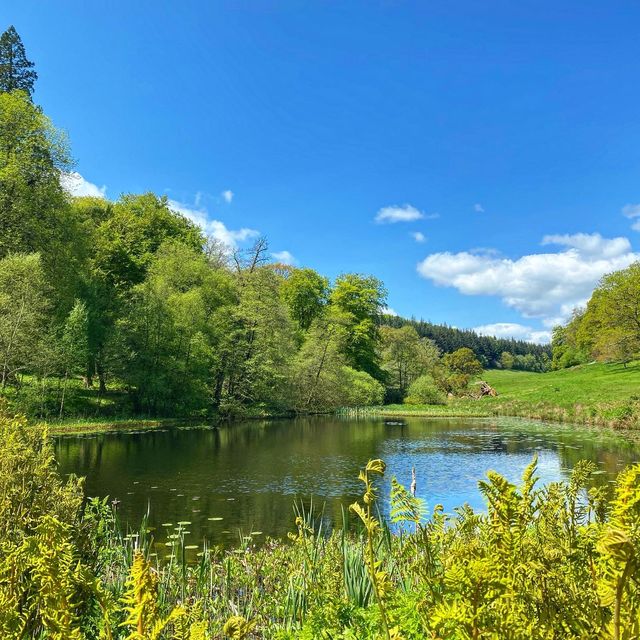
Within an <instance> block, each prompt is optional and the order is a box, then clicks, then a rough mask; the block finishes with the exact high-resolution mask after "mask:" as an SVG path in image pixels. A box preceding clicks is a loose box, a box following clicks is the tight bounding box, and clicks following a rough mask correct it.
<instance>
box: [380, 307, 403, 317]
mask: <svg viewBox="0 0 640 640" xmlns="http://www.w3.org/2000/svg"><path fill="white" fill-rule="evenodd" d="M382 313H386V314H387V315H388V316H397V315H400V314H399V313H398V312H397V311H396V310H395V309H392V308H391V307H382Z"/></svg>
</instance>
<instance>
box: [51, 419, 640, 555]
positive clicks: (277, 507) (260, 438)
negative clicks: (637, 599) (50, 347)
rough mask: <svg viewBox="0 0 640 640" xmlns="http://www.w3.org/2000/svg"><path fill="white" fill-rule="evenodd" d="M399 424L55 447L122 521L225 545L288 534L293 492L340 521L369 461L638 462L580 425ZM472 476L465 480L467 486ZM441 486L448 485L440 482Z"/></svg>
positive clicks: (279, 428)
mask: <svg viewBox="0 0 640 640" xmlns="http://www.w3.org/2000/svg"><path fill="white" fill-rule="evenodd" d="M398 422H402V423H401V424H385V421H384V420H377V419H359V420H353V419H344V418H334V417H329V418H327V417H322V418H305V419H297V420H276V421H252V422H245V423H237V424H232V425H224V426H220V427H217V428H211V427H209V428H180V429H166V430H155V431H147V432H141V433H122V432H120V433H108V434H103V435H99V436H97V437H90V438H83V437H65V438H61V439H59V440H58V441H57V442H56V455H57V457H58V460H59V462H60V468H61V471H62V472H63V473H68V472H75V473H78V474H80V475H87V476H88V477H87V482H86V487H87V493H88V494H89V495H101V496H103V495H110V496H111V497H112V498H114V497H117V498H118V499H119V500H121V510H122V516H123V518H124V519H125V520H128V521H129V522H131V523H132V524H134V525H135V524H137V523H138V522H139V519H140V518H141V517H142V515H143V514H144V513H145V512H146V510H147V507H148V505H150V508H151V524H152V526H154V527H156V528H157V529H159V531H160V532H161V534H162V535H164V531H163V529H162V526H161V525H162V523H164V522H173V523H176V522H177V521H179V520H188V521H191V523H192V524H191V525H190V526H189V530H190V531H191V534H190V535H191V540H193V541H194V542H199V541H200V540H201V539H202V537H205V536H206V537H207V538H209V539H210V540H213V541H214V542H224V541H230V542H231V543H235V542H236V541H237V530H238V528H241V529H242V530H243V531H244V532H245V533H248V532H249V531H251V530H255V529H258V530H259V531H264V532H266V533H269V534H272V535H285V534H286V532H287V531H290V530H291V528H292V524H293V519H294V516H293V509H292V505H293V501H294V499H295V498H296V496H299V497H303V498H304V501H305V503H306V504H307V505H308V502H309V500H308V499H309V497H310V496H312V495H313V496H314V497H315V506H316V509H317V511H318V512H319V511H320V510H321V509H322V507H323V505H324V509H325V516H326V519H327V522H334V523H338V524H340V523H341V522H342V506H347V505H348V504H349V503H350V502H351V501H353V499H355V497H356V496H357V495H358V493H359V489H360V487H359V485H358V482H357V471H358V468H359V467H361V466H363V465H364V464H365V463H366V461H367V460H368V459H370V458H375V457H385V456H392V457H394V459H395V460H397V461H400V462H401V464H402V467H403V468H404V467H406V466H407V465H408V467H409V468H410V466H411V460H413V459H415V457H416V456H420V457H421V459H423V461H424V464H427V465H429V464H430V463H429V460H431V459H432V458H431V457H430V456H438V460H446V461H448V466H447V468H444V467H443V468H440V469H438V468H436V469H433V468H431V469H430V471H429V472H430V473H432V474H441V475H442V474H447V473H454V474H457V475H460V474H461V473H463V474H464V473H467V474H468V470H467V469H465V468H460V467H459V468H455V463H454V461H455V460H458V458H456V457H455V456H457V455H462V456H463V457H462V458H459V459H460V460H463V459H464V456H474V457H475V456H476V455H477V456H481V457H478V458H477V460H483V461H484V459H485V458H486V457H487V456H489V457H488V458H487V464H491V456H494V455H495V456H498V457H497V458H496V464H502V463H499V462H498V461H499V460H505V459H508V456H510V455H511V454H518V455H520V456H521V457H522V454H526V456H527V457H528V456H530V455H533V453H534V452H535V451H536V450H542V451H545V450H546V451H553V452H554V455H556V454H557V456H558V459H559V460H560V463H561V466H562V467H564V468H567V469H569V468H571V467H573V466H574V465H575V463H576V462H577V461H578V460H581V459H584V458H588V459H592V460H595V461H599V462H602V464H601V465H599V467H600V468H601V469H602V470H603V471H604V472H606V473H603V474H601V475H598V476H596V478H595V481H596V482H598V483H606V482H608V481H609V480H610V479H611V478H612V477H613V475H614V474H615V473H616V472H617V471H618V470H619V469H620V468H621V462H624V463H628V462H631V461H632V460H634V459H637V458H638V457H639V454H638V449H637V447H636V448H634V446H633V445H630V444H629V443H627V442H625V441H624V440H623V439H620V438H618V439H616V438H611V437H608V438H607V437H603V435H602V432H594V431H590V430H585V429H578V428H576V429H570V428H555V427H551V426H549V425H544V426H542V427H540V426H539V425H538V426H537V427H536V426H523V423H522V421H520V422H514V423H510V422H509V421H504V423H498V422H496V421H486V420H485V421H478V420H476V421H469V420H467V421H461V420H456V419H437V420H425V419H415V418H408V419H406V420H403V421H398ZM505 456H507V458H505ZM466 459H468V458H466ZM460 464H464V463H462V462H461V463H460ZM479 464H483V463H482V462H480V463H479ZM451 467H453V468H451ZM482 470H483V471H485V470H486V469H484V466H483V467H482ZM483 471H482V472H483ZM482 472H481V473H480V475H481V474H482ZM477 479H479V478H475V477H474V478H473V480H472V481H470V482H471V486H472V487H475V480H477ZM440 480H442V483H443V485H444V486H445V487H447V484H448V483H447V480H446V478H443V477H441V478H440ZM449 484H451V485H452V486H453V484H454V483H449ZM447 489H448V490H450V491H451V490H453V489H450V488H448V487H447ZM181 494H182V495H181ZM453 498H455V495H454V496H453ZM453 498H452V499H453ZM465 499H466V498H465ZM462 501H463V500H460V502H462ZM456 504H457V502H456ZM209 517H218V518H219V517H222V518H223V520H221V521H209V520H208V519H207V518H209ZM222 531H231V533H227V534H223V533H222ZM157 535H160V534H157Z"/></svg>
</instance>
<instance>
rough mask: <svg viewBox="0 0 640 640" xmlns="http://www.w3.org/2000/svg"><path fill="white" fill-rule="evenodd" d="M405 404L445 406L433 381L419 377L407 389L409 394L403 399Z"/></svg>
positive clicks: (428, 377) (442, 397) (443, 397)
mask: <svg viewBox="0 0 640 640" xmlns="http://www.w3.org/2000/svg"><path fill="white" fill-rule="evenodd" d="M405 403H406V404H446V399H445V396H444V394H443V393H442V391H440V389H438V387H437V386H436V383H435V381H434V379H433V378H432V377H431V376H429V375H427V376H420V377H419V378H417V379H416V380H414V381H413V383H412V384H411V386H410V387H409V394H408V395H407V397H406V398H405Z"/></svg>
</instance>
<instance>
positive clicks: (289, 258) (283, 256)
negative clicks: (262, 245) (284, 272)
mask: <svg viewBox="0 0 640 640" xmlns="http://www.w3.org/2000/svg"><path fill="white" fill-rule="evenodd" d="M271 255H272V256H273V257H274V258H275V260H276V261H277V262H281V263H282V264H295V263H296V259H295V258H294V257H293V255H292V254H291V253H290V252H289V251H274V252H273V253H272V254H271Z"/></svg>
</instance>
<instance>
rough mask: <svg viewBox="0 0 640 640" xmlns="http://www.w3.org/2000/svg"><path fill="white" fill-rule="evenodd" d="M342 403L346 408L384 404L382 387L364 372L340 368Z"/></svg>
mask: <svg viewBox="0 0 640 640" xmlns="http://www.w3.org/2000/svg"><path fill="white" fill-rule="evenodd" d="M341 377H342V402H341V404H342V405H343V406H346V407H367V406H375V405H380V404H382V403H383V402H384V387H383V386H382V385H381V384H380V383H379V382H378V381H377V380H376V379H375V378H374V377H373V376H370V375H369V374H368V373H367V372H366V371H356V370H355V369H352V368H351V367H342V369H341Z"/></svg>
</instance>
